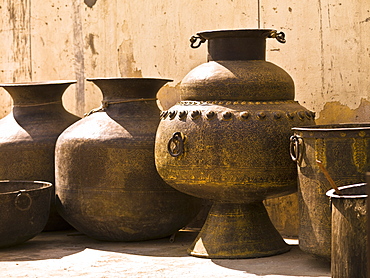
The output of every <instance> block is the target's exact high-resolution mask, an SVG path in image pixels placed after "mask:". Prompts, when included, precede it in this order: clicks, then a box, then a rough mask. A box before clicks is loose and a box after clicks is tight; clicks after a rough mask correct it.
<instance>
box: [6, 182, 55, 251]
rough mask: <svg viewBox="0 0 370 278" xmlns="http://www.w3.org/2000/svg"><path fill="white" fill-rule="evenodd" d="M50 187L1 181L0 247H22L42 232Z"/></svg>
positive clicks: (47, 185) (33, 183)
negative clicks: (19, 245) (18, 245)
mask: <svg viewBox="0 0 370 278" xmlns="http://www.w3.org/2000/svg"><path fill="white" fill-rule="evenodd" d="M53 191H54V190H53V185H52V184H51V183H48V182H41V181H15V180H12V181H9V180H2V181H0V222H1V226H0V247H9V246H13V245H17V244H20V243H23V242H25V241H27V240H29V239H31V238H33V237H34V236H36V235H37V234H39V233H41V231H42V230H43V229H44V227H45V225H46V223H47V221H48V218H49V212H50V201H51V199H52V194H53Z"/></svg>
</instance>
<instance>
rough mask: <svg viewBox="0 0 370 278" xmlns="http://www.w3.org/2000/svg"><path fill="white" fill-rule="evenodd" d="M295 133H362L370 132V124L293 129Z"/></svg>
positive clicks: (328, 125) (340, 124)
mask: <svg viewBox="0 0 370 278" xmlns="http://www.w3.org/2000/svg"><path fill="white" fill-rule="evenodd" d="M292 130H295V131H310V132H315V131H319V132H331V131H361V130H370V122H366V123H339V124H325V125H312V126H300V127H293V128H292Z"/></svg>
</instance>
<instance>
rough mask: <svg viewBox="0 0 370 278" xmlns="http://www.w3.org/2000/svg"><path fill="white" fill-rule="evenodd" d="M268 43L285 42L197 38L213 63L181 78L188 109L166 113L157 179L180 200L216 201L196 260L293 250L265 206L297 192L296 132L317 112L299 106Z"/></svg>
mask: <svg viewBox="0 0 370 278" xmlns="http://www.w3.org/2000/svg"><path fill="white" fill-rule="evenodd" d="M268 37H277V38H279V40H281V41H283V39H284V38H283V35H282V34H281V33H277V32H276V31H274V30H265V29H263V30H261V29H257V30H248V29H247V30H244V29H241V30H220V31H206V32H200V33H198V36H197V37H193V38H192V39H191V41H192V45H193V46H195V45H196V44H197V41H199V40H200V42H205V41H206V40H208V53H209V55H208V57H209V60H210V61H209V62H207V63H204V64H202V65H200V66H198V67H196V68H195V69H193V70H192V71H190V72H189V73H188V74H187V75H186V76H185V77H184V79H183V80H182V83H181V99H182V101H181V102H180V103H178V104H177V105H175V106H173V107H171V108H170V109H169V110H168V111H164V112H163V113H162V114H161V117H162V120H161V122H160V124H159V127H158V131H157V137H156V147H155V158H156V166H157V169H158V172H159V174H160V175H161V176H162V177H163V179H164V180H165V181H167V182H168V183H169V184H170V185H171V186H173V187H174V188H176V189H178V190H180V191H181V192H185V193H187V194H189V195H192V196H196V197H200V198H205V199H210V200H212V201H214V205H213V207H212V208H211V210H210V213H209V215H208V218H207V220H206V223H205V225H204V226H203V228H202V231H201V232H200V234H199V236H198V238H197V239H196V241H195V242H194V244H193V246H192V247H191V248H190V249H189V253H190V254H191V255H194V256H199V257H208V258H250V257H262V256H270V255H274V254H279V253H282V252H286V251H288V250H289V246H288V245H287V244H285V242H284V241H283V239H282V238H281V236H280V234H279V233H278V232H277V230H276V229H275V228H274V226H273V225H272V223H271V221H270V219H269V217H268V215H267V212H266V210H265V207H264V206H263V204H262V201H263V200H264V199H266V198H273V197H279V196H282V195H286V194H289V193H292V192H295V191H296V185H297V183H296V180H297V170H296V166H295V165H294V163H292V161H291V159H290V156H289V137H290V135H291V128H292V127H294V126H300V125H305V124H306V125H307V124H314V114H313V113H312V112H310V111H308V110H306V109H305V108H303V107H302V106H300V105H299V104H298V103H297V102H296V101H294V83H293V80H292V79H291V77H290V76H289V75H288V74H287V73H286V72H285V71H284V70H283V69H281V68H280V67H278V66H276V65H274V64H272V63H270V62H267V61H265V47H266V38H268ZM196 46H197V45H196Z"/></svg>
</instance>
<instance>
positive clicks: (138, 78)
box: [86, 77, 173, 82]
mask: <svg viewBox="0 0 370 278" xmlns="http://www.w3.org/2000/svg"><path fill="white" fill-rule="evenodd" d="M86 80H87V81H91V82H93V81H99V80H148V81H149V80H160V81H167V82H172V81H173V79H169V78H159V77H158V78H157V77H93V78H86Z"/></svg>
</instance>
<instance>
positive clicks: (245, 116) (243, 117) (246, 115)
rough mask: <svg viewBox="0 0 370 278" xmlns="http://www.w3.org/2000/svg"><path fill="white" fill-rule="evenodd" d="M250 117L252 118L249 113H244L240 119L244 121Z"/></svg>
mask: <svg viewBox="0 0 370 278" xmlns="http://www.w3.org/2000/svg"><path fill="white" fill-rule="evenodd" d="M249 116H250V114H249V112H242V113H241V114H240V117H241V118H242V120H247V119H248V118H249Z"/></svg>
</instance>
